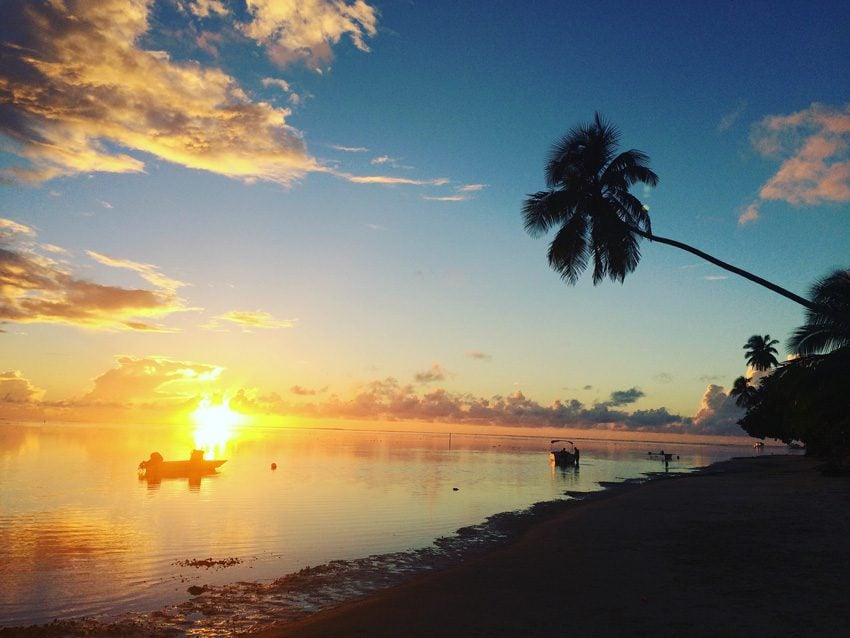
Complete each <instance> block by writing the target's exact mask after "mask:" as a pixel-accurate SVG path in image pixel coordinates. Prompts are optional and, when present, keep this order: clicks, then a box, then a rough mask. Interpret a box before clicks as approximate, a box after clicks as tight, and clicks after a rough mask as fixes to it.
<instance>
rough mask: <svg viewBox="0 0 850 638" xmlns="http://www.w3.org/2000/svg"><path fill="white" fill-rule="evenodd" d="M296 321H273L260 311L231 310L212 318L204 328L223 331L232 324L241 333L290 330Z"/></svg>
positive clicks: (271, 317) (267, 314) (269, 316)
mask: <svg viewBox="0 0 850 638" xmlns="http://www.w3.org/2000/svg"><path fill="white" fill-rule="evenodd" d="M296 322H297V319H275V318H274V317H273V316H272V315H270V314H269V313H267V312H264V311H262V310H232V311H230V312H226V313H224V314H223V315H219V316H217V317H214V318H213V319H212V321H210V322H209V323H208V324H207V325H206V326H204V327H205V328H207V329H210V330H220V329H223V328H224V326H225V325H228V324H233V325H236V326H238V327H239V328H241V329H242V331H243V332H251V331H252V330H255V329H259V330H279V329H281V328H292V327H293V326H294V325H295V324H296Z"/></svg>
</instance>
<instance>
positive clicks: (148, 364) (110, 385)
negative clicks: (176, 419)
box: [80, 356, 223, 405]
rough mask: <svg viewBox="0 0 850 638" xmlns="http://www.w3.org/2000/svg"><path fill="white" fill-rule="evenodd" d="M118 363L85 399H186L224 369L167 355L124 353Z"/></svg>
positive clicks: (130, 401)
mask: <svg viewBox="0 0 850 638" xmlns="http://www.w3.org/2000/svg"><path fill="white" fill-rule="evenodd" d="M117 364H118V365H117V366H116V367H114V368H112V369H110V370H107V371H106V372H104V373H103V374H101V375H100V376H98V377H97V378H96V379H94V387H93V388H92V390H91V391H90V392H89V393H87V394H86V395H85V396H84V397H83V398H82V399H81V401H80V402H81V403H89V402H94V403H106V404H119V405H126V404H138V403H151V402H182V401H186V400H187V399H190V398H192V397H196V396H198V395H199V394H201V393H202V392H203V390H204V389H206V387H207V384H209V383H210V382H212V381H215V380H216V379H217V378H218V377H219V375H220V374H221V373H222V371H223V368H221V367H219V366H214V365H210V364H205V363H195V362H191V361H177V360H174V359H169V358H167V357H130V356H124V357H119V358H118V359H117Z"/></svg>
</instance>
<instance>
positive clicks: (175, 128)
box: [0, 0, 323, 185]
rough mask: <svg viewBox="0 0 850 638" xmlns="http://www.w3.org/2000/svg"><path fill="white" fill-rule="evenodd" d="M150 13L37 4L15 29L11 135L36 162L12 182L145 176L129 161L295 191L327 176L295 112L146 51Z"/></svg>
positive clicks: (212, 73)
mask: <svg viewBox="0 0 850 638" xmlns="http://www.w3.org/2000/svg"><path fill="white" fill-rule="evenodd" d="M313 4H316V3H313ZM196 6H197V7H201V6H205V7H208V8H209V9H210V10H211V9H212V8H213V7H215V6H216V3H196ZM150 9H151V4H150V2H147V1H145V0H99V1H98V2H85V1H82V0H76V1H75V0H68V1H66V2H45V3H38V4H36V3H27V4H25V5H23V6H22V7H21V8H20V9H19V10H18V11H17V12H16V19H15V20H13V21H7V23H6V25H5V26H4V34H3V35H4V37H3V40H4V42H3V45H2V47H3V55H4V64H3V67H2V68H3V71H2V75H0V95H2V96H3V98H2V102H0V132H2V133H3V134H4V135H5V136H7V137H9V138H10V139H12V140H13V141H14V143H15V145H16V147H17V154H18V156H19V157H20V158H22V159H23V160H24V161H25V165H23V166H15V167H12V168H8V169H6V170H5V175H6V177H7V178H12V179H18V180H23V181H36V182H37V181H43V180H48V179H51V178H54V177H57V176H62V175H74V174H78V173H87V172H93V171H106V172H116V173H128V172H141V171H143V170H144V166H145V164H144V161H143V160H142V159H140V158H139V157H136V156H131V155H130V154H128V153H138V154H142V155H143V154H149V155H152V156H154V157H157V158H160V159H163V160H166V161H169V162H172V163H175V164H180V165H182V166H186V167H189V168H194V169H199V170H205V171H210V172H213V173H218V174H221V175H226V176H228V177H232V178H237V179H243V180H248V181H251V180H267V181H272V182H277V183H280V184H284V185H288V184H291V183H292V182H293V181H295V180H297V179H298V178H300V177H301V176H302V175H304V174H305V173H306V172H309V171H317V170H318V171H321V170H323V169H322V167H321V166H319V165H318V164H317V162H316V161H315V160H314V159H313V158H312V157H311V156H310V155H309V154H308V153H307V152H306V149H305V146H304V143H303V140H302V138H301V135H300V133H299V132H298V131H296V130H295V129H293V128H291V127H290V126H288V125H287V123H286V118H287V116H288V115H289V111H288V110H286V109H279V108H274V107H272V106H270V105H269V104H268V103H265V102H252V101H251V100H250V99H249V98H248V97H247V95H246V94H245V93H244V92H243V91H242V89H241V88H240V87H239V86H238V84H237V83H236V81H235V80H234V79H233V78H232V77H230V76H228V75H227V74H226V73H224V72H223V71H221V70H219V69H215V68H204V67H202V66H201V65H199V64H198V63H196V62H191V61H185V62H175V61H173V60H171V59H170V57H169V56H168V55H167V54H166V53H164V52H162V51H149V50H144V49H142V48H140V46H139V42H140V39H141V38H142V36H144V35H145V34H146V33H147V31H148V29H149V27H150V20H149V11H150ZM254 12H255V15H257V16H262V15H265V14H266V13H267V11H266V9H265V8H264V7H262V6H260V7H255V9H254Z"/></svg>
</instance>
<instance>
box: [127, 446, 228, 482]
mask: <svg viewBox="0 0 850 638" xmlns="http://www.w3.org/2000/svg"><path fill="white" fill-rule="evenodd" d="M226 462H227V461H226V460H225V461H222V460H211V461H208V460H206V459H205V458H204V451H203V450H192V454H191V455H190V456H189V460H187V461H166V460H164V459H163V458H162V454H160V453H159V452H152V453H151V457H150V458H149V459H148V460H147V461H142V462H141V463H139V477H141V478H147V479H154V480H157V479H162V478H197V477H201V476H207V475H210V474H216V473H217V470H218V468H220V467H221V466H222V465H224V464H225V463H226Z"/></svg>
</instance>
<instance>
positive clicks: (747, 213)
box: [738, 203, 760, 226]
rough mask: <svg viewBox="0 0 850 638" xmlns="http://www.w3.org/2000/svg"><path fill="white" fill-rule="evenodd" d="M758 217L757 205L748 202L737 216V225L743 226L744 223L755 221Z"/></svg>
mask: <svg viewBox="0 0 850 638" xmlns="http://www.w3.org/2000/svg"><path fill="white" fill-rule="evenodd" d="M759 217H760V215H759V205H758V204H755V203H753V204H750V205H749V206H747V208H746V209H744V212H743V213H741V214H740V216H739V217H738V225H739V226H744V225H746V224H750V223H752V222H754V221H756V220H757V219H758V218H759Z"/></svg>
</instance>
